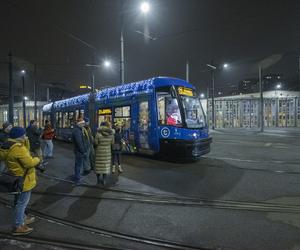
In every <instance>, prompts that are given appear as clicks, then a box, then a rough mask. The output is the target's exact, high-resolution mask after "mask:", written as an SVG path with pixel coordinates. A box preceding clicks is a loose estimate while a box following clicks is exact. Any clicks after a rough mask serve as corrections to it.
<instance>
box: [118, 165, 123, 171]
mask: <svg viewBox="0 0 300 250" xmlns="http://www.w3.org/2000/svg"><path fill="white" fill-rule="evenodd" d="M118 171H119V173H123V169H122V167H121V165H119V166H118Z"/></svg>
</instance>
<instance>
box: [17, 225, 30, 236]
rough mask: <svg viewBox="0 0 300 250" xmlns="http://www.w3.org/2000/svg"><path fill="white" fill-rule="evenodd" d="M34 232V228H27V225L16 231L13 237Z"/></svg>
mask: <svg viewBox="0 0 300 250" xmlns="http://www.w3.org/2000/svg"><path fill="white" fill-rule="evenodd" d="M32 231H33V228H30V227H27V226H26V225H25V224H23V225H21V226H19V227H17V228H15V229H14V231H13V233H12V235H14V236H20V235H26V234H30V233H31V232H32Z"/></svg>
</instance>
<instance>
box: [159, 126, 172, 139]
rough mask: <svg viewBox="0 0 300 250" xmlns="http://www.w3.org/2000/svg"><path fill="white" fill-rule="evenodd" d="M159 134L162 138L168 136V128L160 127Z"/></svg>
mask: <svg viewBox="0 0 300 250" xmlns="http://www.w3.org/2000/svg"><path fill="white" fill-rule="evenodd" d="M161 136H162V137H163V138H167V137H169V136H170V129H168V128H167V127H164V128H162V130H161Z"/></svg>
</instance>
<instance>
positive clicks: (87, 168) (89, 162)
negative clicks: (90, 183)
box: [83, 118, 95, 175]
mask: <svg viewBox="0 0 300 250" xmlns="http://www.w3.org/2000/svg"><path fill="white" fill-rule="evenodd" d="M84 122H85V125H84V128H83V136H84V140H85V141H86V142H87V144H88V150H87V157H86V158H85V159H84V162H83V170H84V171H83V174H84V175H88V174H89V173H90V172H91V169H94V164H93V162H94V157H95V156H94V155H95V151H94V137H93V133H92V130H91V128H90V121H89V119H88V118H85V119H84Z"/></svg>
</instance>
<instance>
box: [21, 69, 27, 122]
mask: <svg viewBox="0 0 300 250" xmlns="http://www.w3.org/2000/svg"><path fill="white" fill-rule="evenodd" d="M21 74H22V103H23V125H24V128H26V99H27V98H26V96H25V74H26V71H25V70H21Z"/></svg>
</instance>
